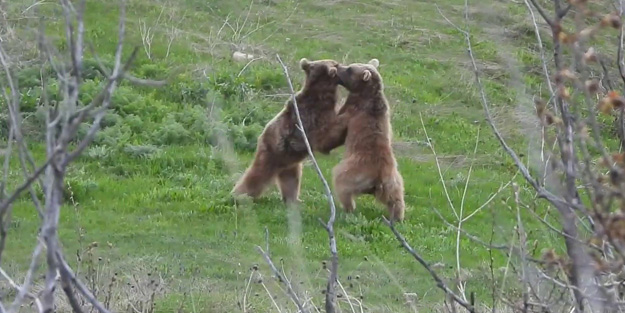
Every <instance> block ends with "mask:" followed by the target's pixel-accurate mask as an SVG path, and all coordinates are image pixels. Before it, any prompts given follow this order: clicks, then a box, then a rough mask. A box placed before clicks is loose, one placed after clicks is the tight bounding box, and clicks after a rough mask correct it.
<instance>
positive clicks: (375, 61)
mask: <svg viewBox="0 0 625 313" xmlns="http://www.w3.org/2000/svg"><path fill="white" fill-rule="evenodd" d="M369 64H371V65H373V67H375V68H378V66H380V60H378V59H371V61H369Z"/></svg>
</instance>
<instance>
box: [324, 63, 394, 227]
mask: <svg viewBox="0 0 625 313" xmlns="http://www.w3.org/2000/svg"><path fill="white" fill-rule="evenodd" d="M379 64H380V63H379V61H378V60H377V59H372V60H371V61H369V62H368V63H367V64H362V63H353V64H350V65H348V66H344V65H339V66H338V73H337V75H338V77H339V78H340V84H341V85H342V86H344V87H345V88H346V89H347V90H348V91H349V95H348V96H347V99H346V100H345V104H344V105H343V106H342V107H341V109H340V110H339V113H338V114H339V119H346V125H342V124H341V123H337V124H336V127H337V128H338V131H339V132H340V130H341V127H347V135H346V138H345V155H344V157H343V160H341V162H340V163H339V164H338V165H336V166H335V167H334V169H333V170H332V174H333V180H334V190H335V192H336V194H337V197H338V199H339V201H340V202H341V204H342V205H343V208H344V209H345V211H347V212H353V211H354V209H355V206H356V204H355V202H354V197H355V196H358V195H360V194H371V195H374V196H375V197H376V199H377V200H378V201H380V202H381V203H383V204H384V205H386V206H387V208H388V211H389V214H390V218H391V220H393V221H402V220H403V219H404V211H405V203H404V182H403V178H402V176H401V174H400V173H399V171H398V169H397V161H396V159H395V156H394V154H393V150H392V148H391V140H392V128H391V123H390V108H389V105H388V102H387V100H386V96H385V95H384V84H383V82H382V76H381V75H380V73H379V72H378V70H377V68H378V66H379ZM335 132H336V131H335Z"/></svg>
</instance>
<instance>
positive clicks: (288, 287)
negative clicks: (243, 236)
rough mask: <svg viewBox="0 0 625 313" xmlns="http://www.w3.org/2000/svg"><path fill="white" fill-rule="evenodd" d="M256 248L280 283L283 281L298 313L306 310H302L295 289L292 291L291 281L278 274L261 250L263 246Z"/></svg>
mask: <svg viewBox="0 0 625 313" xmlns="http://www.w3.org/2000/svg"><path fill="white" fill-rule="evenodd" d="M256 249H257V250H258V252H260V254H262V256H263V258H265V262H267V264H268V265H269V267H271V271H272V272H273V274H274V275H276V276H277V277H278V280H280V281H281V282H282V283H284V285H286V289H287V293H288V294H289V297H291V300H293V302H295V305H296V306H297V309H298V310H299V312H300V313H305V312H307V311H306V310H304V306H303V305H302V303H301V302H300V301H299V298H298V297H297V295H296V294H295V291H293V287H292V286H291V283H290V282H289V281H288V280H287V279H286V278H285V277H283V276H282V274H280V271H279V270H278V269H277V268H276V266H275V265H274V264H273V262H272V261H271V258H270V257H269V255H267V253H265V251H263V248H261V247H260V246H256Z"/></svg>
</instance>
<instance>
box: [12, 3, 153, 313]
mask: <svg viewBox="0 0 625 313" xmlns="http://www.w3.org/2000/svg"><path fill="white" fill-rule="evenodd" d="M2 4H3V5H4V6H6V2H4V1H3V2H2ZM60 7H61V9H62V12H63V19H64V21H65V29H64V30H65V40H66V42H67V49H66V51H58V50H56V48H55V45H53V43H52V42H51V41H50V40H49V38H47V37H46V36H45V35H44V24H43V23H42V24H41V27H40V31H39V33H38V36H37V41H36V46H37V47H38V54H39V55H40V59H39V64H40V66H41V67H42V68H45V67H46V66H49V67H51V68H53V69H54V71H53V72H54V74H53V75H56V78H57V79H58V81H59V82H60V94H61V99H62V100H61V101H59V102H58V103H57V102H51V101H49V98H48V89H47V82H48V79H49V77H47V76H46V74H45V73H46V71H42V77H41V82H42V86H41V90H42V99H41V102H42V105H43V107H44V110H45V120H46V130H47V131H46V134H45V142H46V154H47V158H46V160H45V161H44V162H43V163H41V164H36V162H35V160H34V158H33V157H32V154H31V152H30V151H29V149H28V147H27V145H26V143H25V140H24V134H23V130H22V121H23V116H22V114H21V112H20V91H19V87H18V86H17V80H16V78H15V71H16V70H18V62H17V60H18V59H17V58H16V57H14V56H12V55H11V54H9V53H7V49H6V42H4V41H1V40H0V65H1V66H2V72H3V77H2V78H1V79H0V85H1V87H2V90H3V94H2V95H3V98H2V102H3V104H5V105H6V106H7V109H8V115H9V125H10V127H9V138H7V141H6V142H7V144H8V145H7V150H6V152H5V155H4V157H5V158H4V164H3V166H4V168H3V171H4V175H3V181H2V183H1V184H0V196H1V201H0V257H1V256H2V252H3V250H4V246H5V242H6V240H7V238H8V236H9V235H10V233H9V232H8V227H9V224H10V219H11V210H12V205H13V203H14V201H15V200H16V199H17V198H18V197H19V196H20V194H21V193H23V192H29V193H30V195H31V199H32V202H33V204H34V207H35V208H36V209H37V213H38V215H39V217H40V219H41V227H40V229H39V233H38V236H37V238H38V240H37V244H36V247H35V248H34V250H33V253H32V261H31V264H30V266H29V269H28V271H27V272H26V274H25V275H23V281H22V282H21V283H18V282H16V281H15V280H14V279H12V278H11V277H9V275H8V274H7V273H6V272H5V271H4V270H2V271H0V272H1V273H2V276H3V277H4V279H5V280H6V281H8V282H9V284H10V286H11V287H12V288H13V289H15V295H14V297H13V299H12V301H11V302H9V299H3V300H4V303H2V305H0V312H5V311H8V312H15V311H17V310H19V308H20V307H21V306H22V304H24V303H25V301H30V302H31V303H34V304H35V306H36V308H37V310H38V311H39V312H53V311H55V307H58V305H59V292H58V291H59V288H58V287H59V286H60V287H61V290H62V291H63V293H64V295H65V300H66V303H67V304H68V305H69V306H70V307H71V310H73V311H74V312H83V311H88V310H94V309H95V310H97V311H99V312H108V310H109V309H108V308H109V303H110V301H111V298H110V294H111V292H110V291H109V292H108V294H109V296H107V295H106V294H107V292H106V290H104V291H103V290H99V289H98V288H99V287H98V286H99V281H97V279H96V278H94V276H93V275H95V272H94V271H93V264H91V266H90V265H87V273H86V275H85V276H86V277H87V280H86V281H83V280H82V279H81V278H79V276H78V275H77V274H76V272H75V271H74V270H73V269H72V268H71V267H70V265H69V264H68V262H67V261H66V257H65V255H64V253H63V249H62V245H61V242H60V241H59V238H58V229H59V216H60V210H61V205H62V204H63V201H64V200H63V194H64V191H65V177H66V174H67V170H68V167H69V166H70V164H71V163H72V162H73V161H74V160H76V159H77V158H78V157H79V156H80V155H81V154H82V152H83V151H84V150H85V148H87V147H88V145H89V144H90V143H91V141H92V140H93V139H94V136H95V135H96V133H97V132H98V130H99V129H100V123H101V121H102V119H103V117H104V116H105V114H107V112H108V109H109V106H110V104H111V95H112V94H113V93H114V92H115V89H116V87H117V86H118V84H119V83H120V81H121V80H123V79H127V80H129V81H130V82H132V83H136V84H141V85H149V86H160V85H163V82H156V81H147V80H141V79H137V78H134V77H132V76H130V75H129V74H128V69H129V67H130V66H131V64H132V62H133V60H134V59H135V56H136V54H137V50H138V49H137V48H135V49H134V51H133V53H132V54H131V55H130V57H129V58H128V59H127V60H122V52H123V47H124V38H125V34H126V24H125V2H124V1H122V2H121V6H120V20H119V29H118V30H119V31H118V43H117V47H116V51H115V62H114V66H113V68H111V69H109V68H105V66H103V65H100V67H101V70H102V72H103V73H105V74H106V80H105V81H104V83H103V85H102V87H101V89H100V90H99V93H98V94H97V95H96V96H95V97H94V98H93V100H92V101H91V102H90V103H86V104H83V103H81V102H80V101H79V90H80V86H81V83H82V69H83V54H84V49H85V21H84V13H85V1H84V0H83V1H79V2H77V3H72V2H70V1H68V0H62V1H60ZM3 12H5V11H3ZM87 121H90V122H91V123H90V127H89V130H88V131H87V133H86V134H85V136H84V137H82V138H77V132H78V129H79V127H80V126H81V125H83V123H86V122H87ZM71 142H75V144H74V145H70V143H71ZM14 151H17V157H18V160H19V163H20V165H21V169H22V172H23V175H24V181H23V182H22V183H21V184H20V185H19V186H17V187H16V188H15V189H14V190H10V191H9V190H8V189H9V188H8V170H9V161H10V158H11V157H12V156H13V154H14V153H13V152H14ZM34 184H38V185H39V187H40V189H41V190H42V191H43V193H44V196H43V201H41V200H40V199H39V197H38V195H37V194H36V192H35V190H34V188H33V185H34ZM93 248H94V247H93V246H91V247H88V248H87V251H86V253H87V254H86V255H87V257H89V255H90V253H91V251H92V250H91V249H93ZM44 252H45V254H44ZM43 256H45V257H44V260H45V261H44V262H42V260H40V259H41V258H42V257H43ZM91 261H93V260H91ZM41 263H43V264H45V267H44V268H45V278H44V280H43V281H42V282H40V281H38V279H37V277H38V276H36V275H35V274H36V273H37V271H38V270H39V269H40V267H41V266H42V264H41ZM87 264H89V262H88V263H87ZM113 283H114V281H111V284H113ZM140 284H141V282H139V281H137V285H140ZM36 286H38V287H37V288H36ZM36 289H39V290H37V291H36V292H35V290H36ZM98 297H104V302H102V299H98ZM152 302H153V301H152ZM130 303H131V304H132V303H134V304H135V305H137V304H143V307H141V308H134V309H135V310H137V311H139V312H149V311H151V309H150V308H149V307H145V305H148V304H146V303H148V302H142V301H139V302H136V301H135V302H132V301H131V302H130Z"/></svg>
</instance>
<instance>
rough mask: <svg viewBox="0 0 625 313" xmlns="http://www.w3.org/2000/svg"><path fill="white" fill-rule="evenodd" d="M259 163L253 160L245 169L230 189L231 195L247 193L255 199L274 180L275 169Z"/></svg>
mask: <svg viewBox="0 0 625 313" xmlns="http://www.w3.org/2000/svg"><path fill="white" fill-rule="evenodd" d="M261 163H262V162H254V163H253V164H252V166H250V167H249V168H248V169H247V170H246V171H245V173H244V174H243V176H242V177H241V178H240V179H239V181H237V183H236V184H235V186H234V188H233V189H232V192H231V193H232V194H233V195H235V196H239V195H248V196H250V197H252V198H254V199H256V198H258V197H260V196H261V195H262V193H263V192H264V191H265V190H266V189H267V187H269V185H271V184H272V183H273V182H274V178H275V176H276V170H275V169H274V168H273V167H271V166H269V165H267V164H261Z"/></svg>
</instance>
